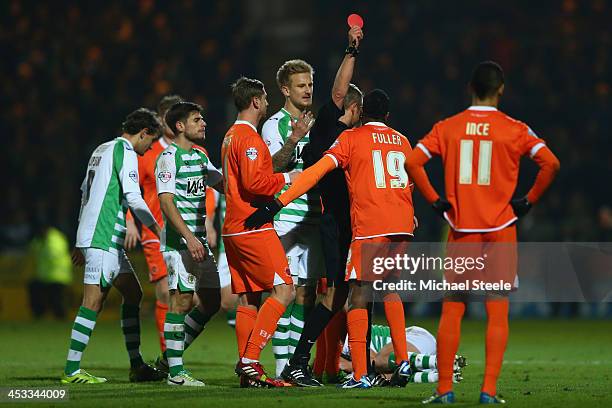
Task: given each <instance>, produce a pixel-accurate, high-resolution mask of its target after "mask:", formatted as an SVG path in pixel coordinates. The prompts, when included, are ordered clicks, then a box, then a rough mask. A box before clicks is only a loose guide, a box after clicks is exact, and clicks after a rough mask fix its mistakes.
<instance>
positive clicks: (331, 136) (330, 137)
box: [302, 99, 351, 234]
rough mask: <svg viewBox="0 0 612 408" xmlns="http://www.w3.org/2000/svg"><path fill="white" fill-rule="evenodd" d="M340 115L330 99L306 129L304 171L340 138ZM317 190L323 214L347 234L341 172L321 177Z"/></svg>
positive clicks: (346, 205) (345, 194)
mask: <svg viewBox="0 0 612 408" xmlns="http://www.w3.org/2000/svg"><path fill="white" fill-rule="evenodd" d="M343 114H344V110H342V109H339V108H338V107H337V106H336V104H335V103H334V101H333V100H332V99H329V100H328V101H327V103H326V104H325V105H323V106H322V107H321V108H320V109H319V112H318V114H317V120H316V121H315V124H314V125H313V126H312V129H310V142H309V143H308V144H307V145H306V146H304V151H303V153H302V158H303V160H304V168H308V167H310V166H312V165H313V164H315V163H316V162H317V161H319V160H320V159H321V158H322V157H323V153H325V151H327V150H328V149H329V148H330V147H331V145H332V143H334V142H335V141H336V139H337V138H338V136H340V133H342V132H344V131H345V130H346V129H348V126H346V125H345V124H344V123H342V122H340V121H339V120H338V119H339V118H340V116H342V115H343ZM319 190H320V191H321V200H322V201H323V206H324V211H325V212H329V213H331V214H332V215H334V217H335V218H336V222H337V223H338V227H339V228H348V232H349V234H350V228H351V216H350V211H351V210H350V204H349V197H348V188H347V186H346V179H345V178H344V170H342V169H335V170H332V171H331V172H329V173H328V174H327V175H325V177H323V178H322V179H321V180H320V181H319ZM345 231H346V230H345Z"/></svg>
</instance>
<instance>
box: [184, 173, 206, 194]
mask: <svg viewBox="0 0 612 408" xmlns="http://www.w3.org/2000/svg"><path fill="white" fill-rule="evenodd" d="M205 191H206V187H205V186H204V177H203V176H195V177H187V198H194V197H202V196H204V192H205Z"/></svg>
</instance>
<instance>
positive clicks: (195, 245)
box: [185, 235, 207, 262]
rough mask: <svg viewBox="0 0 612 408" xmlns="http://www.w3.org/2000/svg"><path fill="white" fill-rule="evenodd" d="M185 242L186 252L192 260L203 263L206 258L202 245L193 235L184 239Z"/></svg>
mask: <svg viewBox="0 0 612 408" xmlns="http://www.w3.org/2000/svg"><path fill="white" fill-rule="evenodd" d="M185 242H186V243H187V250H188V251H189V253H190V254H191V257H192V258H193V260H194V261H196V262H204V260H205V259H206V256H207V254H206V248H204V244H203V243H202V242H201V241H200V240H199V239H197V238H196V237H195V235H191V236H190V237H188V238H186V239H185Z"/></svg>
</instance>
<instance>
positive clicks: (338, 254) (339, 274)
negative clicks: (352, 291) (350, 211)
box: [320, 213, 352, 287]
mask: <svg viewBox="0 0 612 408" xmlns="http://www.w3.org/2000/svg"><path fill="white" fill-rule="evenodd" d="M320 230H321V246H322V247H323V256H324V258H325V270H326V272H327V274H326V277H327V286H328V287H338V286H341V285H346V282H345V279H344V276H345V274H346V259H347V257H348V251H349V247H350V246H351V238H352V236H351V235H352V234H351V228H350V226H340V225H339V223H338V222H337V221H336V217H334V216H333V215H332V214H330V213H323V214H322V215H321V228H320Z"/></svg>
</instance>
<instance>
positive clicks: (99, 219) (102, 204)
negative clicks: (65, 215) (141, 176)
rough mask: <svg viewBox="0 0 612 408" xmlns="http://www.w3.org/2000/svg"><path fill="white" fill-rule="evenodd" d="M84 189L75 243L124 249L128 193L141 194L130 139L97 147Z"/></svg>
mask: <svg viewBox="0 0 612 408" xmlns="http://www.w3.org/2000/svg"><path fill="white" fill-rule="evenodd" d="M81 191H82V198H81V211H80V215H79V227H78V230H77V242H76V246H77V247H78V248H99V249H103V250H105V251H117V250H119V249H121V248H123V241H124V239H125V231H126V227H125V214H126V212H127V209H128V205H127V201H126V199H125V195H126V194H127V193H138V194H139V195H140V187H139V185H138V159H137V157H136V152H134V149H133V147H132V144H131V143H130V142H129V141H128V140H127V139H125V138H122V137H118V138H116V139H115V140H111V141H110V142H106V143H104V144H101V145H100V146H98V147H97V148H96V150H94V152H93V153H92V155H91V157H90V158H89V163H88V164H87V173H86V174H85V178H84V179H83V183H82V184H81Z"/></svg>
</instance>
